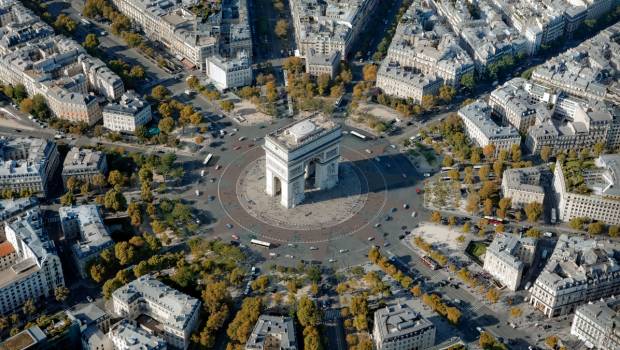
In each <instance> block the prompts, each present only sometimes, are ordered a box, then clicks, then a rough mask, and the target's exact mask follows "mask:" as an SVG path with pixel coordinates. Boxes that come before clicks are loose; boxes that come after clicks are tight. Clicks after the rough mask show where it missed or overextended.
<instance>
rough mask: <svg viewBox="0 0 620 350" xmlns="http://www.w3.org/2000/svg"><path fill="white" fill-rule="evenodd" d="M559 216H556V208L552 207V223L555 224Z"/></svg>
mask: <svg viewBox="0 0 620 350" xmlns="http://www.w3.org/2000/svg"><path fill="white" fill-rule="evenodd" d="M557 220H558V218H557V217H556V212H555V208H551V223H552V224H555V223H556V222H557Z"/></svg>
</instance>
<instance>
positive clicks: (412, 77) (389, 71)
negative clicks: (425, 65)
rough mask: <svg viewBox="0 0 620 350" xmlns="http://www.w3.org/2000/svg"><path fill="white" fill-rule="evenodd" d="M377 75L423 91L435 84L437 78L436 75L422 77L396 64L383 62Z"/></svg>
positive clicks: (422, 75)
mask: <svg viewBox="0 0 620 350" xmlns="http://www.w3.org/2000/svg"><path fill="white" fill-rule="evenodd" d="M377 75H382V76H385V77H387V78H390V79H394V80H396V81H400V82H403V83H407V84H408V85H411V86H412V87H415V88H417V89H423V88H425V87H427V86H429V85H432V84H435V83H436V82H437V81H438V80H439V78H438V77H437V76H436V75H424V74H422V73H416V72H414V71H411V70H406V69H405V68H404V67H401V66H400V65H399V64H398V63H396V62H387V61H385V60H384V61H383V63H381V66H379V70H378V71H377Z"/></svg>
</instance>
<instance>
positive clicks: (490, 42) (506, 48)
mask: <svg viewBox="0 0 620 350" xmlns="http://www.w3.org/2000/svg"><path fill="white" fill-rule="evenodd" d="M429 4H430V5H431V6H432V7H433V8H435V9H436V11H437V12H438V13H439V14H440V15H441V16H443V17H444V18H445V19H446V21H447V22H448V23H449V24H450V26H451V27H452V30H453V31H454V32H456V33H457V34H458V35H459V37H460V38H461V40H462V41H461V42H462V43H463V44H464V47H465V49H466V50H467V52H468V53H469V55H470V56H471V57H472V58H473V60H474V63H475V65H476V69H477V70H479V71H483V70H484V68H485V67H486V66H488V65H489V64H492V63H494V62H497V61H498V60H500V59H502V58H503V57H504V56H517V55H519V54H525V53H526V52H527V41H526V40H525V38H524V37H523V36H522V35H521V34H520V33H519V32H518V31H517V30H516V29H515V28H512V27H510V26H509V25H507V24H506V23H505V22H504V20H503V14H502V13H500V12H499V11H498V10H497V9H496V8H495V6H493V4H492V3H490V2H489V1H487V0H482V1H476V2H464V1H451V0H429Z"/></svg>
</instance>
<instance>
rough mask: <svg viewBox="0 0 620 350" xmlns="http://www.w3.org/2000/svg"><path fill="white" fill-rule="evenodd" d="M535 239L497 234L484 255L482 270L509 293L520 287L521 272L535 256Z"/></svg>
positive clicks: (530, 263)
mask: <svg viewBox="0 0 620 350" xmlns="http://www.w3.org/2000/svg"><path fill="white" fill-rule="evenodd" d="M536 243H537V242H536V239H535V238H531V237H522V238H519V237H516V236H513V235H511V234H498V235H496V236H495V239H493V242H491V245H489V247H488V248H487V250H486V253H485V254H484V266H483V268H484V270H485V271H487V272H488V273H490V274H491V276H493V278H495V279H496V280H497V281H499V282H500V283H501V284H503V285H504V286H506V288H508V289H510V290H511V291H516V290H517V289H519V286H520V285H521V279H522V277H523V272H524V271H525V269H526V268H528V267H529V266H531V265H532V263H533V262H534V257H535V255H536Z"/></svg>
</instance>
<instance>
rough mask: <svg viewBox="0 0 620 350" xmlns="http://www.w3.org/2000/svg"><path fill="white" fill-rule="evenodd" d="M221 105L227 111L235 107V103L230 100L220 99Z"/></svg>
mask: <svg viewBox="0 0 620 350" xmlns="http://www.w3.org/2000/svg"><path fill="white" fill-rule="evenodd" d="M220 107H221V108H222V109H223V110H224V111H225V112H230V111H232V110H233V109H234V108H235V104H234V103H233V102H232V101H230V100H225V101H220Z"/></svg>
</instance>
